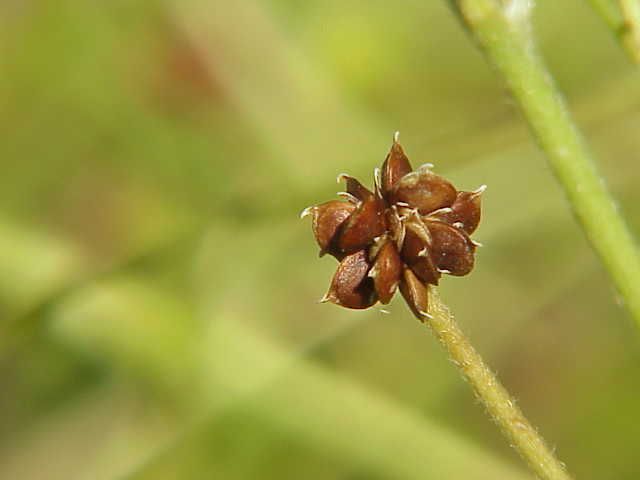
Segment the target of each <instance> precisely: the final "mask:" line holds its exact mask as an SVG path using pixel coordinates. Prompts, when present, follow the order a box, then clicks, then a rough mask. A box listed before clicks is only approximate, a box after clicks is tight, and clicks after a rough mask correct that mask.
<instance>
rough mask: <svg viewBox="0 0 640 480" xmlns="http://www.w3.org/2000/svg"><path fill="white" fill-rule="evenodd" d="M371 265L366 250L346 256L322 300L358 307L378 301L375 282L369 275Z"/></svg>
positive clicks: (367, 305) (365, 306)
mask: <svg viewBox="0 0 640 480" xmlns="http://www.w3.org/2000/svg"><path fill="white" fill-rule="evenodd" d="M370 266H371V265H370V263H369V261H368V258H367V252H366V251H365V250H360V251H358V252H355V253H352V254H351V255H347V256H346V257H344V258H343V259H342V261H341V262H340V265H338V269H337V270H336V273H335V275H334V276H333V280H332V281H331V286H330V287H329V291H328V292H327V294H326V295H325V296H324V298H323V299H322V301H328V302H331V303H335V304H336V305H340V306H342V307H346V308H356V309H361V308H367V307H370V306H371V305H373V304H374V303H376V300H377V299H376V295H375V290H374V287H373V282H372V281H371V279H370V278H369V277H367V272H368V271H369V268H370Z"/></svg>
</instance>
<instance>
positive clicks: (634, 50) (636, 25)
mask: <svg viewBox="0 0 640 480" xmlns="http://www.w3.org/2000/svg"><path fill="white" fill-rule="evenodd" d="M620 10H622V17H623V19H624V21H623V23H622V29H621V31H620V39H621V41H622V44H623V45H624V46H625V48H626V49H627V52H629V55H630V56H631V58H632V59H633V61H634V62H636V63H640V2H639V1H638V0H620Z"/></svg>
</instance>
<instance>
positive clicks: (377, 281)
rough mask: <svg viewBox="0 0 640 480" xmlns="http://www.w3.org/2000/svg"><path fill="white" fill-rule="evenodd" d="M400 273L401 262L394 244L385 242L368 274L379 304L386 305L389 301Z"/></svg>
mask: <svg viewBox="0 0 640 480" xmlns="http://www.w3.org/2000/svg"><path fill="white" fill-rule="evenodd" d="M401 273H402V260H400V255H398V251H397V250H396V247H395V245H394V243H393V242H392V241H391V240H386V241H385V243H384V245H382V248H381V249H380V251H379V252H378V256H377V257H376V260H375V263H374V264H373V268H372V269H371V271H370V272H369V276H370V277H372V278H373V284H374V287H375V289H376V293H377V294H378V298H379V299H380V302H381V303H384V304H387V303H389V302H390V301H391V298H392V297H393V294H394V293H395V291H396V287H397V286H398V282H399V281H400V275H401Z"/></svg>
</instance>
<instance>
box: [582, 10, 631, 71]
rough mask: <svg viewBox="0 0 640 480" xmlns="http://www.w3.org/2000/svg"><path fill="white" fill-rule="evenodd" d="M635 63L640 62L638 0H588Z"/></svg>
mask: <svg viewBox="0 0 640 480" xmlns="http://www.w3.org/2000/svg"><path fill="white" fill-rule="evenodd" d="M589 3H591V6H592V7H593V9H594V10H595V11H596V12H597V13H598V14H599V15H600V16H601V17H602V18H603V20H604V21H605V22H606V23H607V25H608V26H609V28H610V29H611V31H612V32H613V34H614V35H615V36H616V38H617V39H618V41H619V42H620V43H621V44H622V46H623V47H624V48H625V50H626V51H627V54H628V55H629V57H630V58H631V60H633V61H634V62H635V63H640V2H639V1H638V0H589Z"/></svg>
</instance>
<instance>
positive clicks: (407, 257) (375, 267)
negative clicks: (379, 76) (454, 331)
mask: <svg viewBox="0 0 640 480" xmlns="http://www.w3.org/2000/svg"><path fill="white" fill-rule="evenodd" d="M432 167H433V166H432V165H430V164H425V165H423V166H421V167H420V168H418V169H417V170H415V171H413V169H412V168H411V164H410V163H409V159H408V158H407V156H406V155H405V153H404V151H403V149H402V147H401V146H400V144H399V143H398V142H397V135H396V137H394V142H393V145H392V147H391V150H390V152H389V154H388V155H387V157H386V159H385V161H384V163H383V165H382V169H381V170H379V169H376V170H375V173H374V183H375V188H374V191H373V192H372V191H370V190H369V189H367V188H366V187H364V186H363V185H362V184H361V183H360V182H359V181H358V180H356V179H355V178H353V177H350V176H348V175H344V174H342V175H340V176H339V177H338V180H339V181H340V180H344V181H345V182H346V192H341V193H339V194H338V195H340V196H342V197H343V198H344V199H343V200H332V201H330V202H326V203H322V204H320V205H315V206H313V207H309V208H307V209H306V210H304V212H302V216H306V215H311V216H312V217H313V233H314V235H315V237H316V240H317V242H318V244H319V245H320V255H321V256H322V255H324V254H325V253H328V254H330V255H333V256H334V257H335V258H336V259H337V260H338V261H339V262H340V265H339V266H338V269H337V271H336V273H335V275H334V277H333V280H332V282H331V287H330V288H329V291H328V292H327V294H326V295H325V296H324V298H323V299H322V301H329V302H332V303H335V304H337V305H341V306H343V307H347V308H367V307H370V306H372V305H373V304H375V303H376V302H377V301H378V300H379V301H380V302H381V303H384V304H386V303H389V301H390V300H391V298H392V296H393V294H394V293H395V290H396V288H397V287H398V286H399V287H400V292H401V293H402V295H403V296H404V298H405V300H406V301H407V303H408V305H409V307H410V308H411V309H412V311H413V312H414V313H415V314H416V315H417V316H418V317H422V316H424V315H426V311H427V301H428V295H427V289H426V285H427V284H433V285H437V284H438V281H439V279H440V276H441V275H442V274H443V273H448V274H450V275H456V276H461V275H466V274H468V273H469V272H470V271H471V270H472V268H473V264H474V254H475V249H476V246H477V245H478V244H477V243H475V242H474V241H473V240H471V238H470V237H469V235H470V234H471V233H473V231H474V230H475V229H476V227H477V226H478V223H479V222H480V197H481V194H482V192H483V191H484V188H485V187H484V186H483V187H480V188H479V189H477V190H475V191H473V192H462V191H460V192H458V191H457V190H456V189H455V188H454V186H453V185H452V184H451V183H449V182H448V181H447V180H445V179H444V178H442V177H440V176H439V175H436V174H435V173H433V172H432V171H431V168H432Z"/></svg>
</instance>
